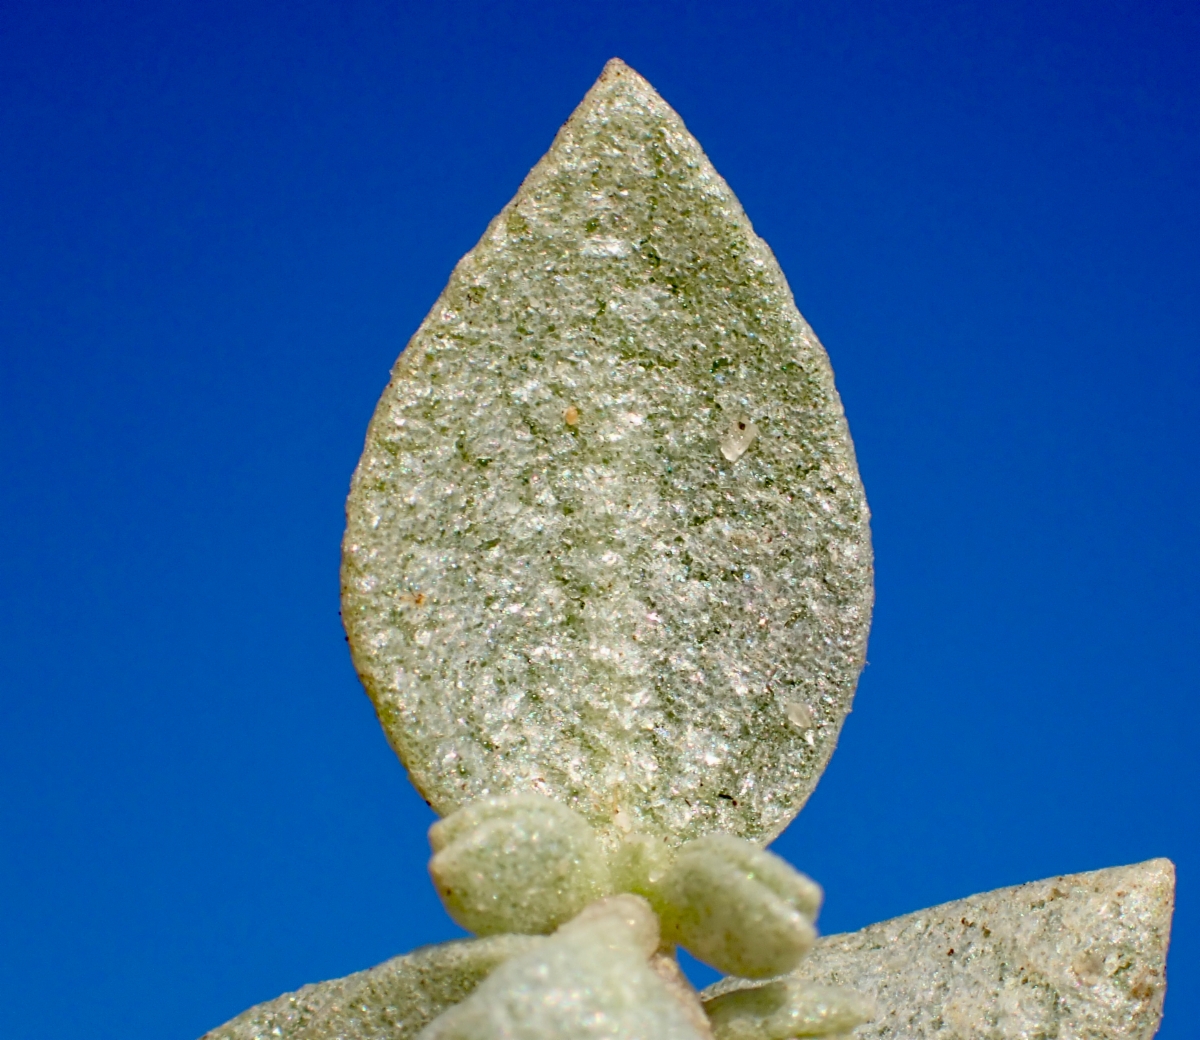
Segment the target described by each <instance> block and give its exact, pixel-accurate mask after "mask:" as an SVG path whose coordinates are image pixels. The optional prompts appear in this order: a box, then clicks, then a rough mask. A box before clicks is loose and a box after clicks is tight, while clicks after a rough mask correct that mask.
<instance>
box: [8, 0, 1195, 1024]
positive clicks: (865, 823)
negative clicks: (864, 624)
mask: <svg viewBox="0 0 1200 1040" xmlns="http://www.w3.org/2000/svg"><path fill="white" fill-rule="evenodd" d="M614 54H617V55H620V56H621V57H623V58H624V59H626V60H627V61H628V62H629V63H630V64H632V65H633V66H634V67H635V68H636V69H638V70H639V71H640V72H642V73H643V74H644V75H646V76H647V77H648V78H649V79H650V81H651V82H652V83H654V85H655V86H656V87H657V88H658V89H659V90H660V91H661V92H662V94H663V95H664V96H665V97H666V98H667V100H668V101H670V102H671V104H673V105H674V106H675V107H676V108H677V109H678V110H679V112H680V113H681V114H682V116H683V117H684V119H685V120H686V121H687V123H688V125H689V126H690V128H691V129H692V130H693V131H694V132H695V134H696V135H697V137H698V138H699V139H700V141H701V142H702V144H703V145H704V146H705V148H706V149H707V150H708V152H709V155H710V156H711V157H712V160H713V162H714V163H715V164H716V166H717V168H718V169H719V170H720V171H721V172H722V173H723V174H724V175H725V177H726V178H727V179H728V180H729V182H730V184H731V185H732V186H733V188H734V190H735V191H736V192H737V193H738V194H739V195H740V197H741V199H742V201H743V203H744V204H745V207H746V210H747V212H748V213H749V214H750V217H751V219H752V220H754V221H755V223H756V225H757V228H758V230H759V231H760V232H761V233H762V235H763V236H764V237H765V238H766V239H767V241H768V242H769V243H770V244H771V246H772V247H773V248H774V249H775V251H776V253H777V254H778V256H779V259H780V261H781V263H782V265H783V268H784V270H785V271H786V272H787V274H788V277H789V279H790V280H791V284H792V287H793V289H794V290H795V293H796V298H797V302H798V303H799V305H800V308H801V310H802V311H803V312H804V314H805V315H806V316H807V317H808V319H809V320H810V321H811V323H812V324H813V326H814V327H815V328H816V330H817V332H818V334H819V335H820V336H821V338H822V339H823V341H824V342H825V344H826V346H827V348H828V350H829V353H830V355H831V357H832V359H833V364H834V368H835V370H836V372H837V377H838V383H839V386H840V388H841V392H842V395H843V397H844V400H845V404H846V410H847V413H848V415H849V417H850V423H851V428H852V430H853V433H854V437H855V441H856V443H857V445H858V452H859V458H860V460H861V464H862V471H863V476H864V479H865V481H866V486H867V491H868V495H869V497H870V500H871V504H872V506H873V509H874V515H875V521H874V532H875V545H876V551H877V558H878V608H877V611H876V615H875V625H874V629H873V633H872V638H871V649H870V662H871V663H870V667H869V668H868V669H867V671H866V672H865V674H864V676H863V680H862V683H861V686H860V690H859V697H858V701H857V702H856V711H855V713H854V714H853V715H852V716H851V717H850V719H849V720H848V723H847V726H846V729H845V731H844V734H843V738H842V743H841V747H840V749H839V751H838V753H837V754H836V756H835V757H834V759H833V764H832V766H831V767H830V769H829V771H828V773H827V774H826V776H825V779H824V780H823V781H822V784H821V787H820V788H819V790H818V791H817V793H816V795H815V796H814V797H813V799H812V801H811V802H810V804H809V806H808V808H807V809H806V810H805V812H804V813H803V814H802V816H801V817H800V819H799V820H798V821H797V822H796V823H795V824H794V825H793V826H792V827H791V829H790V830H789V831H788V832H787V833H786V834H785V835H784V836H783V837H782V838H781V839H780V840H779V842H778V843H777V845H776V849H777V850H779V851H780V852H782V853H783V854H784V855H785V856H787V857H789V858H790V859H791V860H792V861H793V862H795V863H797V864H798V865H801V866H802V867H803V868H804V869H807V870H809V871H810V872H811V873H812V874H813V875H814V876H815V877H817V878H818V879H819V880H820V881H822V882H823V883H824V884H825V885H826V887H827V890H828V902H827V910H826V912H825V915H824V920H823V926H824V929H825V930H826V931H838V930H844V929H853V928H858V927H860V926H862V925H865V924H868V923H870V922H873V921H876V920H879V919H882V918H886V917H889V916H892V915H895V914H900V913H904V912H906V911H910V910H914V909H918V908H920V907H925V906H929V905H932V904H935V903H938V902H942V901H945V900H949V899H952V898H955V897H959V896H963V895H967V894H969V893H973V892H977V891H981V890H986V889H990V888H995V887H998V886H1001V885H1010V884H1014V883H1017V882H1021V881H1026V880H1031V879H1034V878H1041V877H1045V876H1048V875H1052V874H1056V873H1063V872H1072V871H1079V870H1088V869H1092V868H1096V867H1102V866H1108V865H1111V864H1118V863H1129V862H1133V861H1137V860H1142V859H1146V858H1149V857H1152V856H1164V855H1165V856H1170V857H1172V858H1173V859H1174V860H1175V861H1176V863H1177V864H1178V867H1179V882H1180V891H1179V902H1178V912H1177V916H1176V928H1175V937H1174V942H1173V946H1172V951H1171V958H1170V963H1169V971H1170V975H1171V979H1172V982H1173V988H1172V990H1171V993H1170V996H1169V997H1168V1001H1167V1018H1166V1023H1165V1026H1164V1029H1163V1032H1162V1037H1163V1038H1165V1040H1183V1038H1184V1037H1189V1036H1191V1035H1194V1034H1193V1030H1194V1028H1195V1022H1196V1021H1197V1019H1198V1018H1200V987H1198V986H1197V984H1196V983H1197V978H1198V977H1200V894H1198V892H1200V840H1198V837H1197V833H1198V829H1200V828H1198V824H1197V810H1196V806H1197V801H1198V799H1200V755H1198V754H1197V742H1198V739H1200V711H1198V709H1197V699H1196V656H1197V617H1198V614H1197V606H1198V604H1197V598H1198V596H1197V580H1198V578H1200V574H1198V573H1197V571H1198V567H1197V549H1196V540H1197V521H1196V515H1197V505H1198V501H1197V480H1196V477H1197V461H1198V459H1197V454H1198V448H1200V431H1198V427H1197V406H1196V396H1197V391H1198V390H1200V370H1198V369H1200V365H1198V359H1200V352H1198V333H1200V321H1198V320H1197V307H1198V304H1200V293H1198V289H1200V73H1198V68H1200V8H1198V7H1197V6H1196V5H1195V3H1194V2H1191V0H1185V2H1177V3H1159V2H1155V0H1137V2H1120V3H1113V2H1107V0H1090V2H1087V3H1083V2H1079V3H1075V4H1071V3H1063V2H1057V0H1036V2H1024V0H1022V2H1012V3H992V4H985V3H974V2H963V3H928V2H907V3H889V2H871V3H846V2H839V0H813V2H809V3H767V2H764V3H739V4H733V3H729V4H705V3H663V2H657V3H655V2H644V3H631V2H627V0H608V2H605V3H603V4H595V5H592V4H586V5H585V4H582V3H567V2H557V3H549V2H526V3H514V2H507V3H504V2H498V3H482V2H480V3H449V2H447V3H442V4H433V3H427V4H405V3H385V2H374V0H344V2H338V3H334V2H322V0H291V2H289V3H264V2H260V0H240V2H238V3H231V2H221V0H212V2H205V3H197V2H174V3H158V4H152V3H135V4H131V3H124V2H118V0H109V2H106V3H103V4H99V3H79V4H72V3H66V2H57V0H5V2H4V3H3V4H0V235H2V239H0V544H2V546H3V548H2V549H0V612H2V621H3V624H2V626H0V669H2V671H0V675H2V685H0V786H2V791H0V1007H3V1012H2V1013H0V1035H3V1036H4V1037H5V1038H7V1040H46V1038H51V1037H59V1036H61V1037H73V1038H81V1040H84V1038H113V1040H116V1038H127V1037H134V1036H137V1037H156V1038H157V1037H161V1038H164V1040H188V1038H193V1037H196V1036H197V1035H198V1034H200V1033H201V1032H203V1031H204V1030H206V1029H208V1028H210V1027H212V1026H215V1025H217V1024H218V1023H220V1022H222V1021H224V1020H225V1019H227V1018H229V1017H230V1016H232V1015H233V1014H235V1013H236V1012H239V1011H241V1010H242V1009H243V1008H245V1007H246V1006H248V1005H250V1004H252V1003H254V1002H256V1001H260V1000H263V999H266V998H269V997H273V996H275V995H277V994H278V993H280V992H281V991H283V990H286V989H290V988H294V987H296V986H298V985H299V984H301V983H304V982H309V981H313V980H316V979H320V978H326V977H330V976H336V975H341V974H344V973H347V972H350V971H353V970H356V969H359V968H363V967H366V966H368V965H371V964H374V963H376V962H378V961H380V960H383V959H384V958H386V957H389V956H391V955H393V954H396V953H399V952H402V951H405V950H407V949H409V948H411V947H413V946H416V945H418V944H421V943H428V942H433V941H436V940H441V939H444V938H447V937H449V936H452V935H454V934H457V933H456V929H455V928H454V926H453V925H452V924H451V923H450V922H449V920H448V919H447V918H446V917H445V915H444V913H443V912H442V910H441V908H440V907H439V905H438V904H437V902H436V900H435V898H434V895H433V892H432V889H431V888H430V886H429V884H428V882H427V879H426V876H425V860H426V856H427V846H426V843H425V837H424V831H425V828H426V826H427V825H428V824H429V822H430V814H429V811H428V810H427V809H426V807H425V806H424V804H423V803H422V802H421V800H420V799H419V798H418V797H417V796H416V794H415V793H414V792H413V791H412V790H411V789H410V787H409V785H408V782H407V780H406V778H405V776H404V773H403V770H402V769H401V767H400V765H399V763H398V762H397V761H396V759H395V758H394V757H393V755H392V753H391V751H390V750H389V749H388V747H387V745H386V744H385V742H384V739H383V736H382V734H381V731H380V729H379V727H378V725H377V723H376V722H375V719H374V716H373V714H372V711H371V708H370V705H369V704H368V702H367V699H366V698H365V697H364V696H363V695H362V692H361V690H360V688H359V686H358V683H357V681H356V679H355V677H354V674H353V671H352V669H351V667H350V662H349V659H348V655H347V653H346V650H345V645H344V643H343V637H342V632H341V628H340V626H339V620H338V599H337V566H338V541H339V537H340V535H341V528H342V514H341V510H342V501H343V499H344V496H345V492H346V487H347V482H348V480H349V477H350V473H351V470H352V469H353V466H354V464H355V461H356V459H357V456H358V453H359V449H360V446H361V443H362V437H363V433H364V430H365V427H366V423H367V420H368V418H369V416H370V414H371V410H372V408H373V407H374V403H375V400H376V398H377V397H378V395H379V393H380V391H381V390H382V388H383V386H384V384H385V382H386V379H387V373H388V369H389V366H390V365H391V363H392V361H393V360H394V358H395V356H396V354H397V353H398V352H399V350H400V348H401V347H402V346H403V344H404V342H405V341H406V339H407V338H408V336H409V335H410V334H411V332H412V331H413V330H414V329H415V327H416V325H417V323H418V322H419V321H420V319H421V318H422V316H423V315H424V314H425V312H426V310H427V309H428V308H429V307H430V305H431V304H432V302H433V300H434V299H435V297H436V296H437V294H438V292H439V291H440V289H441V287H442V285H443V283H444V281H445V279H446V277H447V275H448V273H449V271H450V269H451V267H452V265H453V264H454V262H455V261H456V260H457V259H458V257H459V256H460V255H461V254H462V253H463V252H465V251H466V250H467V249H468V248H470V247H471V246H472V245H473V244H474V242H475V241H476V239H477V237H478V236H479V235H480V234H481V232H482V231H483V229H484V227H485V225H486V223H487V221H488V220H489V219H490V217H491V216H492V215H493V214H494V213H495V212H496V211H497V210H498V209H499V208H500V207H501V205H503V203H504V202H505V201H506V200H507V199H508V198H509V197H510V196H511V194H512V193H513V192H514V190H515V189H516V187H517V185H518V184H519V183H520V181H521V178H522V176H523V175H524V173H525V172H526V171H527V170H528V169H529V167H530V166H531V165H532V164H533V163H534V162H535V161H536V160H537V159H538V157H539V156H540V155H541V154H542V152H543V151H544V150H545V149H546V147H547V146H548V144H549V143H550V139H551V137H552V136H553V134H554V132H555V130H556V128H557V127H558V125H559V124H560V123H561V122H562V121H563V119H565V118H566V116H567V115H568V114H569V112H570V111H571V109H572V108H573V107H574V105H575V104H576V102H577V101H578V100H579V99H580V97H581V96H582V95H583V93H584V91H585V90H586V89H587V88H588V86H589V85H590V83H591V82H592V80H593V79H594V78H595V76H596V75H597V74H598V73H599V71H600V68H601V66H602V64H603V63H604V61H605V60H606V59H607V58H609V57H611V56H612V55H614Z"/></svg>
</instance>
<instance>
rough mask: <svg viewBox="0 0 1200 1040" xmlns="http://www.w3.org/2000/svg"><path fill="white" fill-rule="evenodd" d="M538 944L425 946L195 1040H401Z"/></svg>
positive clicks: (501, 939)
mask: <svg viewBox="0 0 1200 1040" xmlns="http://www.w3.org/2000/svg"><path fill="white" fill-rule="evenodd" d="M544 941H545V940H544V939H542V938H540V937H537V938H535V937H533V936H527V935H500V936H496V937H495V938H491V939H470V940H466V941H463V942H451V943H444V944H442V945H440V946H427V947H425V948H423V949H420V950H414V951H413V952H412V953H409V954H405V955H404V956H403V957H393V958H392V959H391V960H390V961H384V963H383V964H379V965H377V966H376V967H374V968H368V969H367V970H366V971H359V972H355V973H354V974H353V975H347V976H346V977H345V978H341V979H331V980H330V981H329V982H318V983H314V984H312V985H309V986H304V987H303V988H302V989H298V990H297V991H296V992H295V993H285V994H284V995H283V996H281V997H276V998H275V999H274V1000H269V1001H267V1002H266V1003H265V1004H257V1005H255V1006H254V1007H252V1008H250V1009H249V1010H248V1011H243V1012H242V1013H241V1014H240V1015H238V1016H237V1018H235V1019H232V1020H231V1021H229V1022H226V1023H225V1025H223V1026H218V1027H217V1028H216V1029H214V1030H212V1031H211V1032H208V1033H205V1034H204V1036H203V1037H201V1040H409V1038H410V1037H413V1036H416V1035H417V1033H419V1032H420V1031H421V1030H422V1029H423V1028H424V1027H425V1026H426V1025H428V1024H429V1023H430V1022H432V1021H433V1020H434V1019H435V1018H437V1016H438V1015H440V1014H441V1013H442V1012H443V1011H445V1010H446V1008H448V1007H451V1006H452V1005H454V1004H457V1003H458V1002H459V1001H461V1000H463V999H464V998H465V997H467V996H468V995H469V994H470V993H471V992H472V991H473V990H474V989H475V987H476V986H478V985H479V983H480V982H481V981H483V979H485V978H486V977H487V976H488V975H490V974H491V973H492V971H493V970H494V969H495V968H496V967H497V966H498V965H500V964H502V963H503V962H504V961H507V960H508V959H510V958H511V957H516V956H519V955H521V954H525V953H528V952H529V951H530V950H532V949H534V948H535V947H536V946H537V945H538V944H539V943H541V942H544Z"/></svg>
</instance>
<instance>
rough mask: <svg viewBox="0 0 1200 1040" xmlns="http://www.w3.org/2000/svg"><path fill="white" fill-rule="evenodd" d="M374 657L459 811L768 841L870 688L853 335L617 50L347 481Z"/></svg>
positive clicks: (356, 594) (408, 753)
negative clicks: (809, 315)
mask: <svg viewBox="0 0 1200 1040" xmlns="http://www.w3.org/2000/svg"><path fill="white" fill-rule="evenodd" d="M342 589H343V593H342V594H343V615H344V618H345V624H346V630H347V632H348V634H349V638H350V646H351V651H352V653H353V656H354V661H355V665H356V667H357V668H358V672H359V675H360V676H361V678H362V681H363V683H364V685H365V686H366V689H367V692H368V694H369V695H370V696H371V698H372V700H373V701H374V703H375V706H376V709H377V711H378V714H379V717H380V720H381V722H382V723H383V726H384V728H385V730H386V732H387V735H388V738H389V740H390V741H391V743H392V745H393V747H395V749H396V751H397V752H398V754H399V755H400V757H401V759H402V760H403V761H404V763H405V765H406V766H407V767H408V770H409V773H410V775H411V777H412V779H413V782H414V783H415V784H416V786H417V787H418V788H419V789H420V791H421V792H422V793H423V794H424V795H425V797H426V798H427V799H428V800H429V801H430V803H431V804H432V805H433V807H434V808H435V809H436V810H437V811H438V812H439V813H442V814H446V813H449V812H451V811H453V810H455V809H457V808H459V807H461V806H462V805H464V804H466V803H468V802H471V801H474V800H476V799H479V798H482V797H485V796H488V795H498V794H507V793H514V792H524V791H528V792H536V793H540V794H544V795H549V796H551V797H554V798H557V799H559V800H561V801H563V802H565V803H566V804H568V805H570V806H571V807H572V808H574V809H576V810H577V811H579V812H580V813H582V814H583V815H584V816H585V817H586V818H587V819H588V820H589V821H590V822H591V823H592V824H593V825H594V826H595V827H596V828H597V830H598V831H599V832H600V834H601V837H602V840H605V841H606V842H608V843H609V844H611V843H613V842H614V841H615V840H616V838H617V837H619V835H620V834H621V833H624V832H627V831H629V830H631V829H636V830H640V831H645V832H647V833H650V834H656V835H658V836H660V837H662V838H663V839H664V840H666V841H668V842H670V843H672V844H678V843H680V842H683V841H685V840H688V839H690V838H695V837H698V836H700V835H703V834H706V833H709V832H712V831H718V830H720V831H728V832H730V833H733V834H735V835H739V836H741V837H745V838H749V839H751V840H755V841H759V842H765V841H767V840H769V839H770V838H772V837H774V836H775V835H776V834H778V833H779V832H780V831H781V830H782V829H783V828H784V827H785V826H786V825H787V823H788V821H789V820H790V819H791V818H792V817H793V816H794V815H795V814H796V812H798V811H799V809H800V807H801V806H802V805H803V804H804V801H805V800H806V799H807V797H808V796H809V794H810V793H811V792H812V790H813V788H814V787H815V785H816V783H817V780H818V778H819V777H820V774H821V771H822V770H823V769H824V767H825V764H826V762H827V761H828V759H829V756H830V754H831V753H832V751H833V748H834V746H835V744H836V742H837V736H838V733H839V731H840V729H841V725H842V720H843V719H844V717H845V715H846V713H847V712H848V711H849V710H850V702H851V699H852V697H853V694H854V687H855V683H856V682H857V678H858V674H859V671H860V669H861V668H862V664H863V658H864V653H865V647H866V638H867V629H868V625H869V621H870V611H871V602H872V572H871V548H870V534H869V529H868V511H867V505H866V500H865V498H864V496H863V490H862V486H861V483H860V481H859V477H858V471H857V468H856V465H855V459H854V451H853V447H852V445H851V442H850V437H849V433H848V431H847V428H846V423H845V420H844V418H843V414H842V406H841V402H840V400H839V399H838V395H837V391H836V390H835V388H834V383H833V374H832V372H831V370H830V367H829V362H828V359H827V357H826V355H825V351H824V350H823V349H822V347H821V345H820V343H819V342H818V341H817V338H816V336H815V335H814V334H813V332H812V330H811V329H810V328H809V327H808V325H807V324H806V323H805V321H804V319H803V318H801V316H800V314H799V313H798V312H797V310H796V308H795V304H794V303H793V301H792V296H791V292H790V290H789V289H788V286H787V283H786V281H785V280H784V277H783V274H782V272H781V271H780V269H779V267H778V265H777V264H776V262H775V258H774V257H773V255H772V254H771V251H770V250H769V249H768V248H767V246H766V245H765V243H763V242H762V240H761V239H759V238H758V237H757V236H756V235H755V234H754V231H753V228H752V227H751V225H750V222H749V221H748V220H747V219H746V216H745V214H744V213H743V212H742V208H741V206H740V205H739V203H738V201H737V199H736V198H735V197H734V195H733V193H732V192H731V191H730V190H729V188H728V186H727V185H726V184H725V182H724V181H723V180H722V179H721V177H720V176H719V175H718V174H717V172H716V171H715V170H714V169H713V167H712V165H711V164H710V163H709V161H708V159H707V158H706V157H705V155H704V153H703V151H702V150H701V149H700V146H699V144H698V143H697V142H696V140H695V138H693V137H692V136H691V135H690V134H689V133H688V131H687V129H686V128H685V127H684V125H683V123H682V122H681V120H680V119H679V117H678V116H677V115H676V114H675V112H673V111H672V110H671V108H670V107H669V106H668V105H667V104H666V103H665V102H664V101H663V100H662V98H660V97H659V96H658V94H656V93H655V91H654V90H653V88H652V87H651V86H650V85H649V84H648V83H647V82H646V81H645V80H644V79H642V78H641V77H640V76H639V75H637V73H635V72H634V71H633V70H631V69H630V68H628V67H627V66H626V65H624V64H622V63H621V62H619V61H616V60H614V61H612V62H610V63H609V64H608V65H607V66H606V67H605V70H604V72H603V74H602V75H601V77H600V79H599V80H598V81H597V82H596V84H595V86H594V87H593V88H592V89H591V91H589V93H588V94H587V96H586V97H585V98H584V100H583V102H582V103H581V104H580V106H579V108H578V109H577V110H576V111H575V113H574V114H573V115H572V116H571V118H570V120H569V121H568V122H567V124H566V125H565V126H564V127H563V128H562V130H561V131H560V132H559V134H558V136H557V137H556V138H555V140H554V143H553V145H552V146H551V148H550V151H549V152H548V153H547V154H546V156H545V157H544V158H543V159H542V160H541V161H540V162H539V163H538V165H537V166H536V167H535V168H534V169H533V171H532V172H531V173H530V174H529V176H528V177H527V178H526V180H525V182H524V184H522V186H521V189H520V191H519V192H518V193H517V195H516V197H515V198H514V199H513V200H512V201H511V202H510V203H509V204H508V205H507V206H506V207H505V208H504V209H503V210H502V211H501V213H500V214H499V215H498V216H497V217H496V218H495V219H494V220H493V221H492V223H491V225H490V226H489V228H488V230H487V232H486V233H485V234H484V236H483V238H482V239H481V240H480V242H479V244H478V245H477V246H476V247H475V248H474V249H473V250H472V251H471V252H470V253H468V254H467V255H466V256H465V257H464V258H463V259H462V260H461V261H460V262H459V264H458V266H457V267H456V268H455V270H454V273H453V275H452V276H451V278H450V282H449V284H448V285H447V286H446V288H445V290H444V292H443V293H442V295H441V297H440V298H439V299H438V301H437V303H436V304H435V305H434V307H433V310H432V311H431V312H430V314H429V316H428V317H427V318H426V319H425V321H424V322H423V323H422V325H421V327H420V328H419V329H418V330H417V332H416V334H415V335H414V336H413V338H412V340H411V342H410V343H409V345H408V347H407V349H406V350H405V351H404V353H403V354H402V355H401V357H400V359H399V361H398V362H397V363H396V367H395V369H394V371H393V374H392V380H391V383H390V384H389V386H388V388H387V390H386V391H385V392H384V395H383V397H382V399H381V400H380V402H379V405H378V408H377V409H376V412H375V416H374V419H373V420H372V422H371V426H370V430H369V432H368V434H367V441H366V447H365V449H364V451H363V456H362V460H361V461H360V463H359V466H358V469H357V471H356V473H355V476H354V481H353V486H352V489H351V493H350V498H349V501H348V503H347V528H346V536H345V541H344V544H343V570H342Z"/></svg>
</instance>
